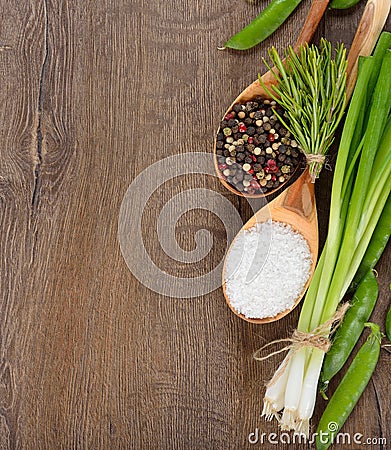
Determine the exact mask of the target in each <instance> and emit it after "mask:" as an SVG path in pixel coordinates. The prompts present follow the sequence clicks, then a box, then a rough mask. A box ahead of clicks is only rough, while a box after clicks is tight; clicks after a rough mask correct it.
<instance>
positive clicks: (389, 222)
mask: <svg viewBox="0 0 391 450" xmlns="http://www.w3.org/2000/svg"><path fill="white" fill-rule="evenodd" d="M390 236H391V195H390V196H389V197H388V200H387V202H386V204H385V206H384V209H383V211H382V213H381V216H380V219H379V221H378V223H377V225H376V228H375V231H374V232H373V235H372V238H371V241H370V243H369V245H368V248H367V250H366V252H365V254H364V257H363V259H362V261H361V264H360V267H359V268H358V270H357V272H356V275H355V276H354V279H353V281H352V284H351V289H352V290H353V289H355V288H356V286H357V285H358V284H359V283H360V281H361V280H362V278H363V277H364V275H365V274H366V273H367V272H368V270H370V269H373V268H374V267H375V265H376V263H377V262H378V261H379V259H380V257H381V255H382V253H383V251H384V249H385V248H386V245H387V242H388V240H389V239H390Z"/></svg>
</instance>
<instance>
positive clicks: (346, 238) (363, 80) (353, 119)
mask: <svg viewBox="0 0 391 450" xmlns="http://www.w3.org/2000/svg"><path fill="white" fill-rule="evenodd" d="M390 46H391V34H390V33H383V34H382V35H381V37H380V39H379V42H378V45H377V47H376V49H375V52H374V55H373V56H371V57H365V58H360V64H359V74H358V78H357V83H356V87H355V89H354V92H353V96H352V99H351V103H350V106H349V109H348V112H347V116H346V121H345V125H344V128H343V132H342V136H341V141H340V145H339V150H338V156H337V161H336V167H335V172H334V178H333V185H332V192H331V203H330V216H329V227H328V235H327V240H326V243H325V246H324V248H323V251H322V254H321V256H320V258H319V261H318V264H317V267H316V269H315V272H314V275H313V278H312V280H311V283H310V286H309V289H308V291H307V294H306V297H305V300H304V303H303V307H302V311H301V314H300V318H299V323H298V327H297V329H298V331H300V332H303V333H310V334H311V333H312V332H314V330H316V329H319V327H321V326H322V324H325V323H330V322H331V321H332V319H333V317H334V315H335V313H336V311H337V308H338V306H339V304H340V302H341V300H342V299H343V297H344V295H345V293H346V291H347V290H348V288H349V285H350V283H351V282H352V280H353V278H354V275H355V273H356V271H357V270H358V268H359V266H360V263H361V261H362V259H363V256H364V254H365V251H366V249H367V247H368V245H369V242H370V240H371V237H372V234H373V232H374V230H375V227H376V225H377V223H378V220H379V218H380V216H381V213H382V211H383V208H384V207H385V204H386V202H387V199H388V197H389V195H390V191H391V116H390V109H391V77H390V75H389V74H390V73H391V51H390V50H389V49H388V48H389V47H390ZM364 119H365V120H364ZM330 328H331V327H328V328H327V330H326V337H327V336H328V335H329V334H330ZM324 355H325V349H324V348H320V347H319V348H318V346H309V347H308V346H307V347H295V348H293V349H291V350H290V351H289V353H288V354H287V356H286V358H285V360H284V361H283V362H282V364H281V366H280V368H279V369H278V370H277V372H276V374H275V375H274V377H273V378H272V380H271V382H270V383H269V385H268V388H267V390H266V393H265V397H264V409H263V415H264V416H266V418H268V419H271V418H272V417H276V418H278V420H279V421H280V425H281V428H282V429H285V430H290V429H293V430H295V431H296V432H299V433H303V434H305V435H307V436H308V434H309V425H310V419H311V417H312V414H313V411H314V407H315V402H316V394H317V387H318V382H319V375H320V371H321V368H322V363H323V358H324ZM281 410H283V412H282V415H280V411H281Z"/></svg>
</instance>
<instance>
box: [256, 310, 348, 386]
mask: <svg viewBox="0 0 391 450" xmlns="http://www.w3.org/2000/svg"><path fill="white" fill-rule="evenodd" d="M349 307H350V304H349V303H348V302H346V303H344V304H343V305H341V306H340V307H339V308H338V309H337V311H336V312H335V314H334V315H333V316H332V317H331V318H330V319H329V320H327V321H326V322H324V323H322V324H320V325H319V326H317V327H315V328H314V329H313V330H312V331H310V332H304V331H299V330H295V331H294V332H293V334H292V336H291V337H290V338H285V339H277V340H275V341H272V342H269V343H268V344H266V345H264V346H262V347H261V348H259V349H258V350H256V351H255V353H254V355H253V358H254V359H256V360H257V361H265V360H267V359H269V358H271V357H273V356H275V355H278V354H280V353H284V352H288V351H289V354H288V355H287V356H286V357H285V362H284V364H283V365H282V366H281V367H280V369H279V370H278V371H277V372H276V373H275V374H274V376H273V378H272V379H271V380H270V382H269V383H268V386H271V385H273V384H274V383H275V382H276V381H277V380H278V379H279V378H280V376H281V375H282V374H283V373H284V371H285V369H286V367H287V365H288V363H289V361H290V360H291V359H292V358H293V356H294V355H295V354H296V353H297V352H298V351H299V350H301V349H302V348H306V347H310V348H317V349H319V350H322V351H323V352H325V353H327V352H328V351H329V350H330V347H331V340H330V329H331V327H332V325H334V328H333V332H335V330H336V329H337V327H338V326H339V325H340V324H341V322H342V320H343V318H344V316H345V314H346V311H347V310H348V308H349ZM282 342H286V343H287V345H285V346H284V347H283V348H281V349H279V350H276V351H273V352H271V353H268V354H266V355H265V356H261V354H262V353H263V352H264V350H265V349H267V348H269V347H271V346H275V345H276V344H280V343H282Z"/></svg>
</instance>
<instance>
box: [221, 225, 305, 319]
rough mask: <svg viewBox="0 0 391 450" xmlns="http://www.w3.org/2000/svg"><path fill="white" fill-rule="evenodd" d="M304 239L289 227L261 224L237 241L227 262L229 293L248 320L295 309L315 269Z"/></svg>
mask: <svg viewBox="0 0 391 450" xmlns="http://www.w3.org/2000/svg"><path fill="white" fill-rule="evenodd" d="M311 264H312V259H311V253H310V249H309V246H308V243H307V241H306V240H305V239H304V237H303V236H302V235H301V234H300V233H298V232H296V231H294V230H293V229H292V227H291V226H290V225H288V224H285V223H281V222H274V221H271V220H269V221H268V222H264V223H258V224H256V226H255V227H253V228H251V229H249V230H243V231H241V232H240V234H239V235H238V236H237V238H236V239H235V241H234V243H233V245H232V247H231V250H230V252H229V253H228V255H227V261H226V272H225V273H226V275H225V282H226V294H227V296H228V298H229V301H230V303H231V305H232V307H233V308H234V309H235V310H236V311H237V312H238V313H240V314H243V315H244V316H246V317H248V318H258V319H262V318H264V317H274V316H275V315H277V314H278V313H280V312H283V311H285V310H287V309H289V308H292V306H293V305H294V303H295V301H296V300H297V298H298V297H299V295H300V294H301V293H302V291H303V288H304V285H305V284H306V282H307V280H308V277H309V276H310V270H311Z"/></svg>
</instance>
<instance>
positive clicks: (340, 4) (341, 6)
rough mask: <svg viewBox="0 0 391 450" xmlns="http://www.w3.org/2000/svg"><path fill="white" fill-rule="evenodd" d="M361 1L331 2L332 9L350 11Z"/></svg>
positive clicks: (341, 0) (339, 0) (334, 0)
mask: <svg viewBox="0 0 391 450" xmlns="http://www.w3.org/2000/svg"><path fill="white" fill-rule="evenodd" d="M359 1H360V0H331V2H330V8H332V9H348V8H351V7H352V6H354V5H357V3H358V2H359Z"/></svg>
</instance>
